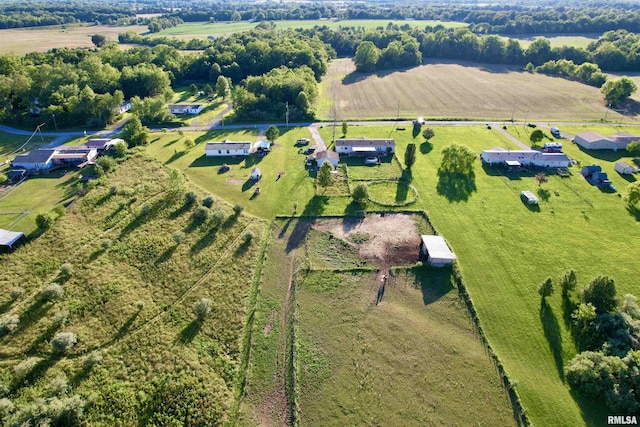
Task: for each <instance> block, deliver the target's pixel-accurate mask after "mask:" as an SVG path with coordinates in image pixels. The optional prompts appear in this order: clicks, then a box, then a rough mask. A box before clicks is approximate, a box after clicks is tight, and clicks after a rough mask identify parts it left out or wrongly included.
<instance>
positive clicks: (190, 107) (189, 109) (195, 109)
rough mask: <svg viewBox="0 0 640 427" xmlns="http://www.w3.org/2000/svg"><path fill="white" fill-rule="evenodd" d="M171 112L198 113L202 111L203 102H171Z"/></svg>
mask: <svg viewBox="0 0 640 427" xmlns="http://www.w3.org/2000/svg"><path fill="white" fill-rule="evenodd" d="M169 112H170V113H171V114H191V115H196V114H200V113H201V112H202V104H171V105H169Z"/></svg>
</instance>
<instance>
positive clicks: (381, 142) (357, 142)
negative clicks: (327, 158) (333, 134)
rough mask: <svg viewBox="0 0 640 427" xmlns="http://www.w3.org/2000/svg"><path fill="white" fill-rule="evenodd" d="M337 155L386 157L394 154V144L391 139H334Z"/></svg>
mask: <svg viewBox="0 0 640 427" xmlns="http://www.w3.org/2000/svg"><path fill="white" fill-rule="evenodd" d="M336 151H337V152H338V154H348V155H352V154H360V155H374V156H375V155H380V154H382V155H386V154H390V153H395V151H396V142H395V141H394V140H393V139H369V138H364V137H363V138H358V139H336Z"/></svg>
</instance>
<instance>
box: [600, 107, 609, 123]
mask: <svg viewBox="0 0 640 427" xmlns="http://www.w3.org/2000/svg"><path fill="white" fill-rule="evenodd" d="M609 108H611V104H609V105H607V109H606V110H605V112H604V119H602V121H603V122H606V121H607V114H609Z"/></svg>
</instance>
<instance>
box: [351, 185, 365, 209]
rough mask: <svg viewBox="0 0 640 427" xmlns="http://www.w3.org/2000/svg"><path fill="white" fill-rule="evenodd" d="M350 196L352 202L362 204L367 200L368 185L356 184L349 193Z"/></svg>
mask: <svg viewBox="0 0 640 427" xmlns="http://www.w3.org/2000/svg"><path fill="white" fill-rule="evenodd" d="M351 197H352V198H353V201H354V202H356V203H358V204H360V205H361V206H364V205H365V204H366V203H367V200H369V187H367V184H358V185H356V186H355V188H354V189H353V192H352V193H351Z"/></svg>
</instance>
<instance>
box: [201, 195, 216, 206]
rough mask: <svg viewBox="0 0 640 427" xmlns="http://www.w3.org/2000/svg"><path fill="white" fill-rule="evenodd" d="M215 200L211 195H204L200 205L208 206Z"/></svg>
mask: <svg viewBox="0 0 640 427" xmlns="http://www.w3.org/2000/svg"><path fill="white" fill-rule="evenodd" d="M215 202H216V201H215V199H214V198H213V196H211V195H209V196H207V197H205V198H204V199H202V206H204V207H205V208H210V207H211V206H213V204H214V203H215Z"/></svg>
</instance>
